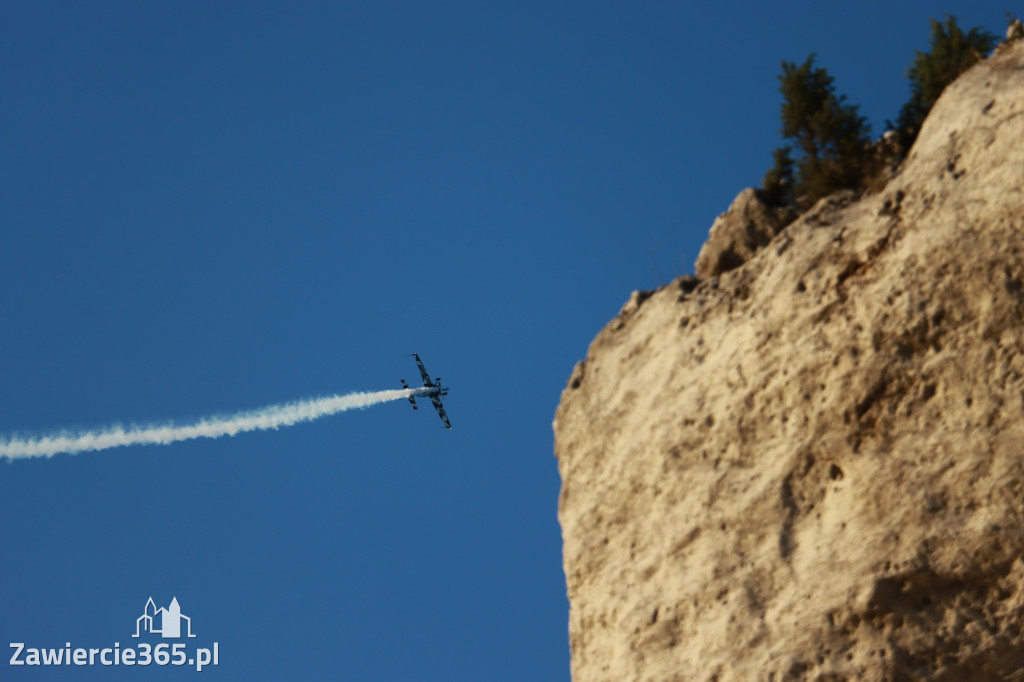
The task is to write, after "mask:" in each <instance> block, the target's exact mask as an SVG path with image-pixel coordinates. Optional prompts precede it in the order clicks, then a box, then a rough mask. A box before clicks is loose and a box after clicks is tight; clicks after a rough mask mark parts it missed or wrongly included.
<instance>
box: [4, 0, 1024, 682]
mask: <svg viewBox="0 0 1024 682" xmlns="http://www.w3.org/2000/svg"><path fill="white" fill-rule="evenodd" d="M705 5H706V6H705ZM1008 11H1015V12H1017V13H1018V14H1021V13H1024V8H1022V7H1021V5H1020V3H1019V2H1014V3H1011V2H1007V3H993V2H973V3H967V2H954V3H947V4H942V3H936V2H903V3H891V2H861V3H852V4H851V3H776V4H772V3H760V2H756V3H755V2H736V3H719V4H717V5H714V6H712V3H705V4H700V5H698V4H696V3H686V4H684V3H669V2H650V3H640V4H639V5H638V4H637V3H604V2H600V3H589V2H588V3H583V2H577V3H552V2H516V3H472V2H439V3H410V2H379V3H340V2H339V3H322V2H296V3H287V4H286V3H263V2H252V3H224V2H174V3H171V2H147V3H137V2H102V3H70V2H37V3H15V2H6V3H3V4H0V92H2V93H3V104H2V106H0V352H2V357H3V358H4V362H3V363H0V408H2V409H0V434H3V435H4V436H5V437H6V436H10V435H12V434H22V435H43V434H47V433H50V432H52V431H55V430H60V429H80V428H91V427H103V426H107V425H111V424H117V423H120V424H132V423H151V422H158V421H162V420H165V419H174V420H179V421H188V420H190V419H195V418H199V417H202V416H205V415H208V414H218V413H221V414H222V413H229V412H233V411H236V410H241V409H248V408H258V407H261V406H264V405H268V404H271V403H277V402H281V401H287V400H296V399H301V398H307V397H313V396H318V395H327V394H334V393H346V392H349V391H356V390H369V391H373V390H380V389H388V388H397V387H399V384H398V380H399V379H400V378H406V379H409V380H412V379H414V378H415V377H416V370H415V366H414V364H413V362H412V359H411V358H408V357H406V355H407V354H408V353H411V352H414V351H415V352H418V353H419V354H420V355H421V356H422V357H423V360H424V361H425V363H426V365H427V367H428V368H429V369H430V371H431V372H432V373H433V374H434V375H435V376H438V375H440V376H442V377H444V379H445V382H446V383H447V384H450V385H451V387H452V391H451V394H450V395H449V397H448V398H447V399H446V405H447V407H448V413H449V416H450V417H451V421H452V424H453V427H454V428H453V429H452V430H451V431H450V432H448V431H445V430H443V429H442V428H441V424H440V422H439V421H438V419H437V418H436V416H435V415H434V414H433V411H431V410H429V409H421V410H419V411H418V412H413V411H412V410H411V409H410V407H409V405H408V404H407V403H404V402H396V403H391V404H386V405H381V406H377V407H374V408H370V409H367V410H365V411H356V412H347V413H344V414H340V415H337V416H334V417H330V418H326V419H323V420H320V421H317V422H314V423H311V424H305V425H299V426H295V427H292V428H289V429H284V430H280V431H272V432H261V433H251V434H243V435H239V436H237V437H235V438H224V439H219V440H201V441H190V442H185V443H180V444H176V445H170V446H149V447H130V448H119V449H114V450H108V451H104V452H98V453H84V454H80V455H75V456H69V455H58V456H55V457H54V458H52V459H49V460H46V459H31V460H20V461H16V462H4V463H0V515H2V518H4V519H5V522H4V523H3V525H2V526H0V547H2V548H3V549H2V552H3V554H2V561H0V614H2V615H3V617H2V618H0V635H2V639H3V641H4V642H7V643H9V642H25V643H26V645H27V646H29V647H32V646H35V647H51V648H52V647H63V646H64V643H65V642H71V643H72V647H73V648H74V647H83V648H89V647H96V648H99V647H110V646H112V645H113V642H115V641H116V642H119V644H120V645H121V646H122V647H125V646H135V645H136V644H138V643H139V642H140V641H144V640H133V639H132V637H131V634H132V633H133V632H134V628H135V619H136V618H137V617H138V616H140V615H141V613H142V609H143V606H144V604H145V602H146V599H147V598H148V597H150V596H152V597H153V598H154V601H155V602H156V603H157V605H158V606H166V605H168V604H169V603H170V601H171V598H172V597H177V599H178V600H179V602H180V604H181V608H182V611H183V612H184V613H185V614H186V615H188V616H190V617H191V618H192V623H193V627H194V629H195V631H196V632H197V638H196V639H195V640H189V647H190V652H191V650H192V649H193V648H195V647H210V646H212V643H213V642H215V641H216V642H217V643H218V645H219V652H220V663H219V665H218V666H217V667H215V668H214V667H210V668H207V669H206V670H204V671H203V672H204V674H208V675H213V676H214V677H217V676H219V677H221V678H224V679H250V680H276V679H282V678H293V679H353V680H396V679H415V680H481V679H488V680H567V679H568V676H569V672H568V668H569V663H568V661H569V651H568V638H567V611H568V602H567V600H566V597H565V583H564V576H563V573H562V568H561V552H560V550H561V538H560V533H559V527H558V523H557V517H556V513H557V495H558V487H559V479H558V472H557V463H556V460H555V459H554V457H553V455H552V433H551V419H552V417H553V414H554V410H555V406H556V405H557V401H558V397H559V393H560V392H561V390H562V388H563V386H564V384H565V380H566V378H567V377H568V376H569V373H570V372H571V370H572V366H573V364H574V363H575V362H576V361H577V360H579V359H580V358H582V357H583V356H584V355H585V353H586V348H587V344H588V343H589V342H590V340H591V339H592V338H593V336H594V335H595V334H596V333H597V331H598V330H599V329H600V328H601V327H602V326H603V325H604V324H605V323H606V322H607V321H608V320H609V319H610V318H611V317H613V316H614V315H615V313H616V312H617V311H618V309H619V307H620V306H621V305H622V303H623V302H625V300H626V299H627V298H628V297H629V294H630V292H631V291H632V290H634V289H642V288H652V287H654V286H656V285H659V284H664V283H666V282H667V281H669V280H670V279H671V278H672V277H673V276H678V275H680V274H683V273H684V272H687V273H688V272H692V263H693V260H694V259H695V258H696V255H697V252H698V250H699V248H700V245H701V243H702V242H703V240H704V238H705V237H706V234H707V229H708V227H709V226H710V225H711V222H712V221H713V220H714V218H715V216H716V215H717V214H718V213H720V212H722V211H724V210H725V209H726V208H727V207H728V204H729V202H730V201H731V200H732V198H733V197H734V196H735V195H736V194H737V193H738V192H739V191H740V190H741V189H742V188H744V187H746V186H750V185H754V184H757V183H758V182H759V181H760V179H761V176H762V174H763V173H764V170H765V169H766V168H767V166H768V165H769V163H770V153H771V150H772V149H773V148H774V147H775V146H777V145H778V144H779V140H778V138H777V129H778V107H779V97H778V94H777V81H776V75H777V74H778V72H779V62H780V61H781V60H792V61H801V60H803V59H804V58H805V57H806V56H807V55H808V54H809V53H811V52H817V53H818V55H819V57H818V64H820V65H822V66H824V67H826V68H827V69H828V70H829V71H830V73H832V74H833V75H834V76H835V79H836V85H837V88H838V90H839V91H840V92H841V93H844V94H846V95H847V96H848V97H849V99H850V101H852V102H854V103H858V104H860V105H861V112H862V113H863V114H864V115H866V116H867V117H868V119H869V120H870V122H871V123H872V125H873V129H874V132H875V133H876V134H880V133H881V132H882V130H883V122H884V120H885V119H887V118H895V116H896V113H897V112H898V109H899V107H900V105H901V104H902V102H903V101H904V100H905V99H906V97H907V84H906V81H905V80H904V78H903V69H904V68H905V67H906V66H907V64H908V63H909V61H910V59H911V58H912V56H913V51H914V49H925V48H926V46H927V40H928V17H929V16H932V17H941V15H942V13H943V12H950V13H953V14H955V15H956V16H957V17H958V18H959V19H960V23H961V25H962V26H968V27H969V26H976V25H980V26H983V27H986V28H988V29H989V30H991V31H993V32H995V33H997V34H998V35H1000V36H1001V35H1002V34H1003V31H1004V27H1005V14H1006V12H1008ZM150 643H151V644H152V645H154V646H155V645H156V644H159V643H160V640H159V639H158V638H157V639H151V640H150ZM5 646H6V644H5ZM9 654H10V652H9ZM184 674H186V673H184V672H180V671H178V670H177V669H175V668H173V667H167V668H159V667H157V666H150V667H148V668H145V669H140V668H137V667H135V668H129V667H118V668H100V667H94V668H90V669H88V670H87V671H83V670H82V669H78V668H62V669H60V670H54V669H48V668H28V667H12V666H9V665H7V664H5V668H4V671H3V673H2V675H0V676H2V677H3V678H4V679H59V678H60V677H61V676H75V675H77V676H78V678H79V679H92V678H100V677H103V678H105V677H106V676H108V675H109V676H111V677H121V678H124V679H133V678H137V677H139V676H144V677H148V678H151V679H158V678H166V677H170V676H180V675H184ZM175 679H178V677H175Z"/></svg>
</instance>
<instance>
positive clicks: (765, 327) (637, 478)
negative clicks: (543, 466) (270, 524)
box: [554, 41, 1024, 682]
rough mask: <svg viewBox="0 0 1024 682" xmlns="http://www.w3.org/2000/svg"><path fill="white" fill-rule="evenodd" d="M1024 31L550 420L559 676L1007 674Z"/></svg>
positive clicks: (694, 287) (1022, 206) (1020, 568)
mask: <svg viewBox="0 0 1024 682" xmlns="http://www.w3.org/2000/svg"><path fill="white" fill-rule="evenodd" d="M1022 351H1024V41H1015V42H1013V43H1009V44H1006V45H1004V46H1002V47H1001V48H1000V49H999V50H997V52H996V54H995V55H993V56H992V57H990V58H989V59H988V60H986V61H985V62H983V63H982V64H980V65H978V66H976V67H975V68H973V69H972V70H971V71H969V72H968V73H966V74H964V76H962V77H961V78H960V79H959V80H958V81H957V82H956V83H954V84H953V85H951V86H950V87H949V88H947V91H946V92H945V93H944V94H943V96H942V98H941V99H940V101H939V102H938V104H937V105H936V107H935V109H934V110H933V112H932V114H931V115H930V117H929V118H928V120H927V121H926V123H925V125H924V128H923V129H922V131H921V135H920V138H919V139H918V142H917V143H916V145H915V146H914V148H913V150H912V152H911V154H910V156H909V158H908V159H907V161H906V163H905V164H904V166H903V168H902V170H901V171H900V172H899V173H898V174H897V175H896V177H894V178H893V179H892V181H891V182H890V183H889V185H888V186H887V187H886V188H885V189H884V190H883V191H881V192H879V193H878V194H875V195H872V196H869V197H867V198H864V199H861V200H859V201H852V202H844V201H841V200H840V201H831V202H830V201H829V200H827V199H826V200H823V201H822V202H821V203H819V205H818V206H816V207H815V208H814V209H812V210H810V211H808V212H807V213H806V214H805V215H804V216H802V217H801V218H800V219H798V220H797V221H796V222H793V223H792V224H790V225H789V226H788V227H786V228H785V229H784V230H782V232H780V233H779V234H778V235H777V236H774V237H773V238H772V239H771V240H770V243H768V244H767V245H765V246H763V247H762V248H760V249H759V250H757V251H756V253H753V254H752V256H751V257H750V258H749V260H747V261H746V263H745V264H743V265H742V266H740V267H738V268H737V269H734V270H731V271H728V272H725V273H724V274H721V275H720V276H718V277H715V278H711V279H703V280H698V279H697V278H694V277H687V278H682V279H680V280H677V281H676V282H675V283H673V284H672V285H669V286H665V287H663V288H661V289H659V290H657V291H656V292H636V293H634V295H633V297H632V298H631V299H630V301H629V302H628V303H627V304H626V305H625V306H624V307H623V309H622V311H621V312H620V313H619V315H618V316H617V317H616V318H615V319H614V320H612V321H611V322H610V323H609V324H608V325H607V326H606V327H605V328H604V329H603V330H602V331H601V332H600V333H599V334H598V336H597V337H596V338H595V339H594V341H593V343H592V344H591V346H590V349H589V351H588V353H587V358H586V360H584V361H582V362H580V363H579V364H578V365H577V367H576V368H575V370H574V371H573V373H572V376H571V377H570V379H569V382H568V385H567V386H566V389H565V391H564V392H563V394H562V399H561V403H560V405H559V407H558V411H557V414H556V417H555V423H554V428H555V444H556V445H555V450H556V454H557V456H558V461H559V470H560V472H561V476H562V491H561V498H560V503H559V519H560V521H561V525H562V533H563V538H564V568H565V574H566V579H567V584H568V591H569V599H570V603H571V610H570V618H569V621H570V622H569V630H570V642H571V654H572V673H573V680H574V681H575V682H597V681H604V680H615V681H616V682H622V681H628V680H650V681H652V682H654V681H657V682H665V681H668V680H680V681H682V680H687V681H689V680H718V681H719V682H725V681H726V680H920V679H923V680H1015V679H1016V680H1021V679H1024V633H1022V628H1024V589H1022V588H1024V353H1022Z"/></svg>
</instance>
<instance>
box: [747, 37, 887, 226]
mask: <svg viewBox="0 0 1024 682" xmlns="http://www.w3.org/2000/svg"><path fill="white" fill-rule="evenodd" d="M814 58H815V55H814V54H812V55H810V56H809V57H808V58H807V60H806V61H804V63H803V64H799V65H798V64H796V63H794V62H783V63H782V75H780V76H779V92H781V93H782V109H781V123H782V129H781V130H780V133H781V135H782V137H783V138H785V139H787V140H792V141H793V144H794V146H795V147H796V150H797V152H798V154H799V155H798V157H797V158H796V159H795V160H794V159H792V158H791V157H790V148H789V147H781V148H779V149H777V150H776V151H775V165H774V167H773V168H771V169H770V170H769V171H768V173H767V174H766V175H765V179H764V183H763V184H764V188H763V189H764V191H765V193H766V196H767V199H768V200H769V201H770V202H772V203H775V204H776V205H780V204H781V203H784V202H786V201H791V200H795V201H796V202H797V203H798V204H801V205H803V206H805V207H806V206H810V205H812V204H813V203H814V202H815V201H817V200H818V199H820V198H821V197H823V196H826V195H828V194H831V193H832V192H835V191H837V190H840V189H846V188H853V187H858V186H860V185H861V184H862V183H863V180H864V178H865V176H866V175H867V174H868V173H869V172H870V166H871V165H872V155H871V151H870V141H869V133H870V127H869V126H868V123H867V121H866V120H865V119H864V117H862V116H860V114H859V113H858V109H857V106H855V105H853V104H848V103H847V102H846V97H845V96H843V95H837V94H836V92H835V85H834V83H833V78H832V76H831V75H829V73H828V71H826V70H825V69H823V68H819V67H816V66H815V65H814ZM794 166H795V173H794V172H793V167H794ZM787 182H791V187H787V186H786V183H787Z"/></svg>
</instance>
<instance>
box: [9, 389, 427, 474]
mask: <svg viewBox="0 0 1024 682" xmlns="http://www.w3.org/2000/svg"><path fill="white" fill-rule="evenodd" d="M419 395H425V391H424V389H422V388H407V389H398V390H391V391H376V392H373V393H349V394H347V395H332V396H327V397H325V398H314V399H311V400H301V401H298V402H293V403H285V404H281V405H270V406H269V407H263V408H260V409H258V410H248V411H245V412H237V413H235V414H232V415H228V416H223V417H207V418H203V419H200V420H199V421H197V422H195V423H194V424H185V425H181V426H179V425H176V424H174V423H167V424H161V425H154V426H132V427H129V428H127V429H125V428H123V427H120V426H118V427H111V428H108V429H103V430H102V431H85V432H81V433H66V432H65V433H60V434H58V435H55V436H44V437H40V438H10V439H8V440H6V441H3V440H0V458H3V457H7V458H9V459H12V460H14V459H23V458H27V457H52V456H53V455H56V454H57V453H61V452H64V453H68V454H72V455H73V454H76V453H79V452H87V451H90V450H106V449H107V448H116V447H122V446H125V445H169V444H170V443H177V442H178V441H183V440H190V439H192V438H220V437H221V436H234V435H235V434H237V433H243V432H245V431H262V430H266V429H278V428H281V427H282V426H291V425H293V424H299V423H301V422H308V421H313V420H314V419H319V418H320V417H326V416H329V415H332V414H337V413H338V412H344V411H345V410H351V409H355V408H362V407H370V406H371V405H379V404H380V403H386V402H391V401H393V400H402V399H403V398H408V397H409V396H419Z"/></svg>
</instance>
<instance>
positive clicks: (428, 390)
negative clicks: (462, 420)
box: [402, 353, 452, 429]
mask: <svg viewBox="0 0 1024 682" xmlns="http://www.w3.org/2000/svg"><path fill="white" fill-rule="evenodd" d="M412 356H413V357H414V358H416V364H417V366H419V368H420V376H421V377H423V388H420V389H416V391H417V395H421V396H424V395H425V396H427V397H428V398H430V402H432V403H434V409H435V410H437V414H438V416H439V417H441V421H442V422H444V425H445V426H446V427H448V428H449V429H450V428H452V423H451V422H450V421H448V415H447V414H445V413H444V405H442V404H441V396H443V395H448V389H447V388H445V387H444V386H442V385H441V377H437V379H435V380H434V381H431V380H430V375H429V374H427V368H426V367H424V366H423V361H422V360H420V356H419V355H416V353H413V354H412ZM435 382H437V383H435ZM402 388H409V384H407V383H405V379H402ZM409 402H410V403H412V409H414V410H418V409H419V408H418V407H416V399H415V396H409Z"/></svg>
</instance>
